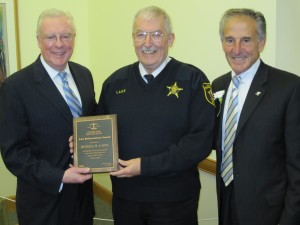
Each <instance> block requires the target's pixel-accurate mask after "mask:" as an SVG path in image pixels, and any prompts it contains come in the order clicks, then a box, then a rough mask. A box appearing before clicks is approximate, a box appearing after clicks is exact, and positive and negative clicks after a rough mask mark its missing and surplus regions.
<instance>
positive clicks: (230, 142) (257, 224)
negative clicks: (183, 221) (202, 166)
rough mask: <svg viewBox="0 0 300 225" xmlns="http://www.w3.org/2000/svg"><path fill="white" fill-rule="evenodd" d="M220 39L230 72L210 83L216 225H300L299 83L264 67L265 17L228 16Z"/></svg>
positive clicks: (293, 77)
mask: <svg viewBox="0 0 300 225" xmlns="http://www.w3.org/2000/svg"><path fill="white" fill-rule="evenodd" d="M220 37H221V41H222V46H223V50H224V52H225V56H226V59H227V61H228V63H229V65H230V67H231V68H232V71H231V72H229V73H226V74H225V75H223V76H221V77H219V78H217V79H216V80H214V82H213V92H214V95H215V98H216V99H219V101H217V100H216V103H219V106H220V107H219V113H218V120H217V132H216V135H217V136H216V142H215V145H216V146H215V147H216V151H217V176H216V179H217V193H218V203H219V224H221V225H277V224H281V225H299V224H300V100H299V96H300V78H299V77H298V76H296V75H294V74H291V73H288V72H286V71H282V70H279V69H276V68H273V67H271V66H268V65H266V64H265V63H264V62H263V61H262V60H261V59H260V52H261V51H262V50H263V48H264V46H265V42H266V21H265V18H264V16H263V15H262V14H261V13H260V12H255V11H253V10H250V9H230V10H228V11H226V12H225V14H224V15H223V17H222V19H221V21H220ZM235 77H236V78H235ZM231 80H234V81H236V80H237V82H231ZM236 95H237V96H236ZM231 96H233V97H231ZM222 99H223V100H222ZM221 100H222V101H221ZM236 102H237V106H236V107H233V106H234V105H235V103H236ZM231 105H232V106H231ZM229 109H230V110H229ZM232 112H236V114H235V113H232ZM229 115H230V116H229ZM227 117H230V118H227ZM230 124H231V125H230Z"/></svg>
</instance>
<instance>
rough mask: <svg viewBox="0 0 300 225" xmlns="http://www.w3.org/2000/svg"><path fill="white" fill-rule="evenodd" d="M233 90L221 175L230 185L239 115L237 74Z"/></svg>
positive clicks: (229, 105) (227, 118) (226, 123)
mask: <svg viewBox="0 0 300 225" xmlns="http://www.w3.org/2000/svg"><path fill="white" fill-rule="evenodd" d="M232 83H233V85H232V92H231V97H230V99H229V102H228V110H227V116H226V122H225V138H224V152H223V159H222V173H221V176H222V178H223V181H224V183H225V186H228V185H229V184H230V182H231V181H232V180H233V163H232V151H233V141H234V138H235V132H236V129H237V123H238V121H237V117H238V107H237V106H238V86H239V79H238V78H237V77H236V76H233V78H232Z"/></svg>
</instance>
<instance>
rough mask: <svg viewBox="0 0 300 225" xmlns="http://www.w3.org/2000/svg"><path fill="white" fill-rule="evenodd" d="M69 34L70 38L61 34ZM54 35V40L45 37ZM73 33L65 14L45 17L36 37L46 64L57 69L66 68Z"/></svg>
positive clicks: (69, 56) (72, 41)
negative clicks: (65, 37)
mask: <svg viewBox="0 0 300 225" xmlns="http://www.w3.org/2000/svg"><path fill="white" fill-rule="evenodd" d="M69 34H71V35H72V36H71V38H70V39H68V40H66V39H64V38H61V37H62V35H69ZM51 36H56V40H52V41H51V40H50V39H48V40H47V37H51ZM74 39H75V34H74V30H73V29H72V26H71V22H70V21H69V19H68V18H67V17H66V16H58V17H48V18H45V19H44V20H43V21H42V23H41V26H40V31H39V35H38V37H37V40H38V45H39V48H40V49H41V54H42V56H43V58H44V59H45V61H46V62H47V64H48V65H50V66H51V67H52V68H53V69H55V70H57V71H62V70H64V69H65V68H66V66H67V63H68V61H69V60H70V58H71V56H72V53H73V49H74V45H75V40H74Z"/></svg>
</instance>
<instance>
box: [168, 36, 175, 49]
mask: <svg viewBox="0 0 300 225" xmlns="http://www.w3.org/2000/svg"><path fill="white" fill-rule="evenodd" d="M174 40H175V34H174V33H171V34H169V36H168V45H169V47H172V45H173V42H174Z"/></svg>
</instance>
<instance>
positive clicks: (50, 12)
mask: <svg viewBox="0 0 300 225" xmlns="http://www.w3.org/2000/svg"><path fill="white" fill-rule="evenodd" d="M61 16H62V17H67V18H68V20H69V21H70V24H71V29H72V32H73V33H74V34H75V33H76V29H75V25H74V20H73V17H72V15H71V14H70V13H68V12H64V11H61V10H59V9H46V10H45V11H43V12H42V13H41V15H40V16H39V19H38V22H37V28H36V35H37V36H38V35H39V34H40V31H41V25H42V22H43V20H44V19H46V18H51V17H52V18H54V17H61Z"/></svg>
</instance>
